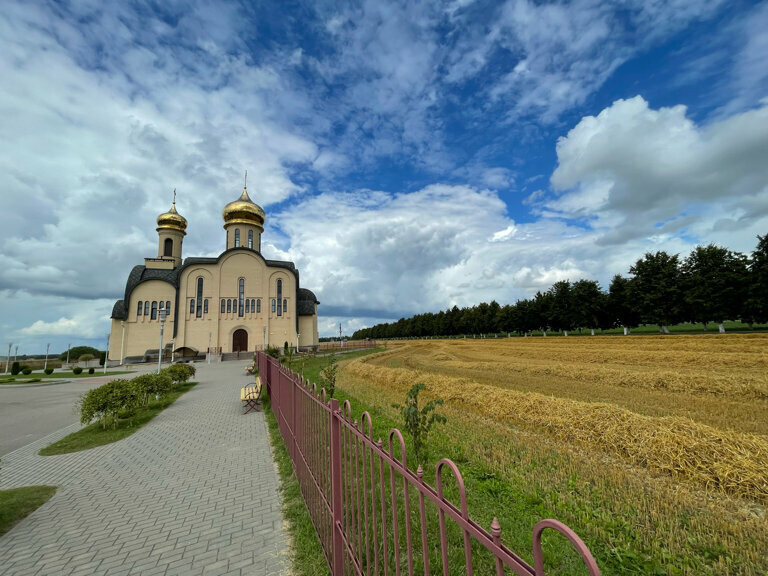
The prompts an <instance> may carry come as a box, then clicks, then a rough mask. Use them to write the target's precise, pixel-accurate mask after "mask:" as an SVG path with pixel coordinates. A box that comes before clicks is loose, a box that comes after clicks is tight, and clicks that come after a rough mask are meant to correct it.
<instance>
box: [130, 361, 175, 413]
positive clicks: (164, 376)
mask: <svg viewBox="0 0 768 576" xmlns="http://www.w3.org/2000/svg"><path fill="white" fill-rule="evenodd" d="M165 370H167V368H166V369H165ZM165 370H163V371H162V372H160V374H142V375H141V376H137V377H136V378H134V379H133V380H131V381H130V383H131V386H132V387H133V391H134V393H135V394H136V397H137V399H138V402H139V404H141V405H142V406H146V405H147V404H148V403H149V399H150V398H151V397H152V396H155V397H156V398H157V397H159V396H165V395H166V394H168V392H170V390H171V388H172V387H173V381H172V380H171V377H170V376H169V375H168V373H167V372H166V371H165Z"/></svg>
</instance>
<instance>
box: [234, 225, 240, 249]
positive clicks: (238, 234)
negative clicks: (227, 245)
mask: <svg viewBox="0 0 768 576" xmlns="http://www.w3.org/2000/svg"><path fill="white" fill-rule="evenodd" d="M239 247H240V228H235V248H239Z"/></svg>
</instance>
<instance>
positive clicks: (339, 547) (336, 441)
mask: <svg viewBox="0 0 768 576" xmlns="http://www.w3.org/2000/svg"><path fill="white" fill-rule="evenodd" d="M330 408H331V411H330V418H331V426H330V433H331V501H332V504H331V522H332V526H333V562H332V565H331V574H333V576H342V575H343V574H344V536H343V533H342V532H343V530H344V527H343V526H342V525H341V522H342V519H343V514H344V509H343V505H342V498H341V480H342V478H341V422H340V421H339V401H338V400H336V399H335V398H331V403H330Z"/></svg>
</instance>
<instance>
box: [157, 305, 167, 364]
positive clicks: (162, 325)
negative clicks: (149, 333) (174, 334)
mask: <svg viewBox="0 0 768 576" xmlns="http://www.w3.org/2000/svg"><path fill="white" fill-rule="evenodd" d="M157 313H158V314H159V316H160V346H159V347H158V348H157V373H158V374H160V364H161V363H162V361H163V329H164V328H165V316H166V315H167V314H168V313H167V312H166V310H165V308H160V310H158V312H157Z"/></svg>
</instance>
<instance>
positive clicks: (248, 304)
mask: <svg viewBox="0 0 768 576" xmlns="http://www.w3.org/2000/svg"><path fill="white" fill-rule="evenodd" d="M245 313H246V314H250V313H251V300H250V299H249V298H246V299H245Z"/></svg>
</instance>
